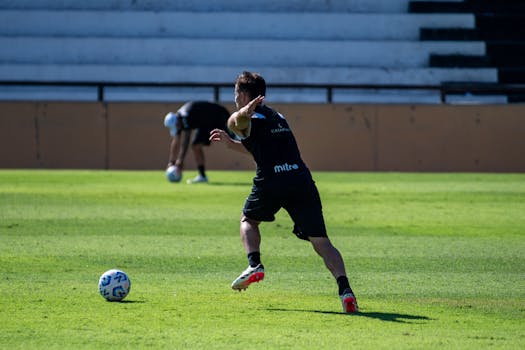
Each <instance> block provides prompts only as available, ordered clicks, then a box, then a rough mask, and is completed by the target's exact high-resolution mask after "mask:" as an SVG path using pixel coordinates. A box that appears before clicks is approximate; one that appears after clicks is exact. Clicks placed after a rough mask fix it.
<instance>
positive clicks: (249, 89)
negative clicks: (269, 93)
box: [235, 71, 266, 99]
mask: <svg viewBox="0 0 525 350" xmlns="http://www.w3.org/2000/svg"><path fill="white" fill-rule="evenodd" d="M235 88H236V89H237V90H238V91H241V92H246V93H247V94H248V95H249V96H250V99H254V98H256V97H257V96H259V95H260V96H266V81H264V78H263V77H262V76H261V75H260V74H259V73H253V72H248V71H244V72H242V73H241V74H239V76H237V79H235Z"/></svg>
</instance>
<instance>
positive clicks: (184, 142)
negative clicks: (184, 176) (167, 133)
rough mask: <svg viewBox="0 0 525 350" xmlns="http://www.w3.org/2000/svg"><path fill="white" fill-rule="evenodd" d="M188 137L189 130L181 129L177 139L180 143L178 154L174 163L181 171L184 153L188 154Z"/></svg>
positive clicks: (184, 157)
mask: <svg viewBox="0 0 525 350" xmlns="http://www.w3.org/2000/svg"><path fill="white" fill-rule="evenodd" d="M190 136H191V129H183V130H182V131H181V132H180V135H179V139H180V140H181V141H180V147H179V154H178V156H177V161H176V162H175V165H176V166H178V167H179V168H181V169H182V168H183V167H184V159H186V153H187V152H188V148H189V146H190Z"/></svg>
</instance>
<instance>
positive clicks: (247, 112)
mask: <svg viewBox="0 0 525 350" xmlns="http://www.w3.org/2000/svg"><path fill="white" fill-rule="evenodd" d="M263 101H264V96H261V95H259V96H257V97H256V98H254V99H253V100H251V101H250V102H248V103H247V104H246V106H244V107H242V108H241V109H240V110H239V114H240V115H242V116H246V117H251V116H252V114H253V112H254V111H255V108H256V107H257V106H258V105H260V104H261V103H262V102H263Z"/></svg>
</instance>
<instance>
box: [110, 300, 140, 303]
mask: <svg viewBox="0 0 525 350" xmlns="http://www.w3.org/2000/svg"><path fill="white" fill-rule="evenodd" d="M112 303H116V304H143V303H145V301H144V300H120V301H112Z"/></svg>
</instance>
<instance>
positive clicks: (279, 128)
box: [270, 123, 291, 134]
mask: <svg viewBox="0 0 525 350" xmlns="http://www.w3.org/2000/svg"><path fill="white" fill-rule="evenodd" d="M270 131H271V132H272V134H276V133H280V132H291V130H290V128H287V127H284V126H282V125H281V123H277V128H275V129H271V130H270Z"/></svg>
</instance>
